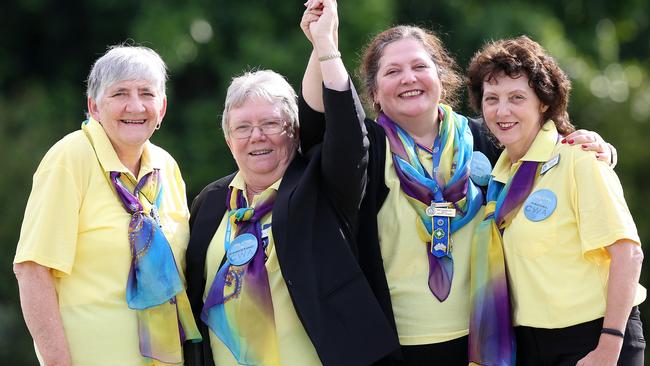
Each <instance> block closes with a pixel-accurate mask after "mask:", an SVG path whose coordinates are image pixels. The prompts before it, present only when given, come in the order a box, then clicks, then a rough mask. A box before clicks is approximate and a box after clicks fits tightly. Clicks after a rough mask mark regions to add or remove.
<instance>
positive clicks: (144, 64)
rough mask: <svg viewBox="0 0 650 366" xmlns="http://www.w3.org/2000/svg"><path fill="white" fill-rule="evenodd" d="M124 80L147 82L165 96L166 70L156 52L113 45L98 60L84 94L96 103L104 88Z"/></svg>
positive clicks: (137, 47) (138, 47) (135, 47)
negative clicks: (152, 84)
mask: <svg viewBox="0 0 650 366" xmlns="http://www.w3.org/2000/svg"><path fill="white" fill-rule="evenodd" d="M123 80H148V81H151V82H153V83H154V84H155V85H156V86H157V88H158V91H159V92H160V93H161V95H162V96H163V97H164V96H165V83H166V82H167V66H166V65H165V62H164V61H163V60H162V58H160V56H159V55H158V54H157V53H156V51H154V50H152V49H151V48H148V47H143V46H129V45H115V46H110V47H109V48H108V51H106V53H105V54H104V55H103V56H102V57H100V58H99V59H97V61H95V63H94V64H93V67H92V68H91V69H90V74H89V75H88V82H87V89H86V94H87V96H88V97H89V98H92V99H94V100H95V101H98V100H99V99H101V98H102V97H103V94H104V92H105V91H106V88H107V87H109V86H110V85H112V84H114V83H116V82H120V81H123Z"/></svg>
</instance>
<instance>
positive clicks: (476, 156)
mask: <svg viewBox="0 0 650 366" xmlns="http://www.w3.org/2000/svg"><path fill="white" fill-rule="evenodd" d="M490 173H492V164H491V163H490V160H489V159H488V158H487V156H485V155H484V154H483V153H482V152H480V151H474V152H473V153H472V161H470V163H469V177H470V178H471V179H472V182H474V183H475V184H477V185H479V186H482V187H484V186H487V185H488V183H489V182H490Z"/></svg>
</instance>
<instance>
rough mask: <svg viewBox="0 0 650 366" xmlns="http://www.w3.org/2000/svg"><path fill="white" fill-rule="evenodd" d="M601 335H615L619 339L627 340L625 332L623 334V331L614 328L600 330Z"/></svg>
mask: <svg viewBox="0 0 650 366" xmlns="http://www.w3.org/2000/svg"><path fill="white" fill-rule="evenodd" d="M600 333H601V334H611V335H613V336H617V337H621V338H625V334H623V332H621V331H620V330H618V329H613V328H603V329H601V330H600Z"/></svg>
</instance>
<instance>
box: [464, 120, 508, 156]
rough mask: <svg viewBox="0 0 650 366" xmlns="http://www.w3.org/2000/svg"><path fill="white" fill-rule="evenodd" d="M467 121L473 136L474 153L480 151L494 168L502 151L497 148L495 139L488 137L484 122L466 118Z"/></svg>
mask: <svg viewBox="0 0 650 366" xmlns="http://www.w3.org/2000/svg"><path fill="white" fill-rule="evenodd" d="M467 120H468V122H469V128H470V129H471V130H472V136H474V151H480V152H482V153H483V154H485V156H486V157H487V158H488V160H490V163H491V164H492V166H494V164H496V162H497V160H498V159H499V155H501V151H502V150H503V149H502V148H500V147H498V146H497V144H496V143H495V139H494V138H493V137H491V136H490V132H489V131H488V130H487V128H486V127H485V122H484V121H483V119H482V118H477V119H474V118H467Z"/></svg>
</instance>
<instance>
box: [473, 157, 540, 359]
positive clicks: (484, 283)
mask: <svg viewBox="0 0 650 366" xmlns="http://www.w3.org/2000/svg"><path fill="white" fill-rule="evenodd" d="M540 165H541V163H539V162H535V161H524V162H522V163H521V165H520V166H519V168H518V169H517V171H516V172H515V174H514V175H513V176H512V178H510V180H509V181H508V183H507V184H505V186H504V184H503V183H500V182H497V181H495V180H490V184H489V186H488V193H487V199H488V203H487V206H486V208H485V219H484V220H483V221H482V222H481V223H480V224H479V226H478V227H477V228H476V231H475V232H474V238H473V243H472V255H471V280H470V283H471V285H470V304H471V309H472V310H471V314H470V331H469V357H470V362H472V364H476V365H484V366H508V365H514V364H515V339H514V334H513V328H512V319H511V312H510V298H509V294H508V280H507V277H506V268H505V258H504V254H503V238H502V236H501V235H502V233H503V230H504V229H505V228H506V227H508V225H510V222H511V221H512V218H513V217H514V215H515V214H516V213H517V212H518V211H519V207H520V206H521V204H522V203H523V202H524V200H526V197H528V195H529V194H530V192H531V190H532V189H533V184H534V183H535V177H536V176H537V173H538V167H539V166H540Z"/></svg>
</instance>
